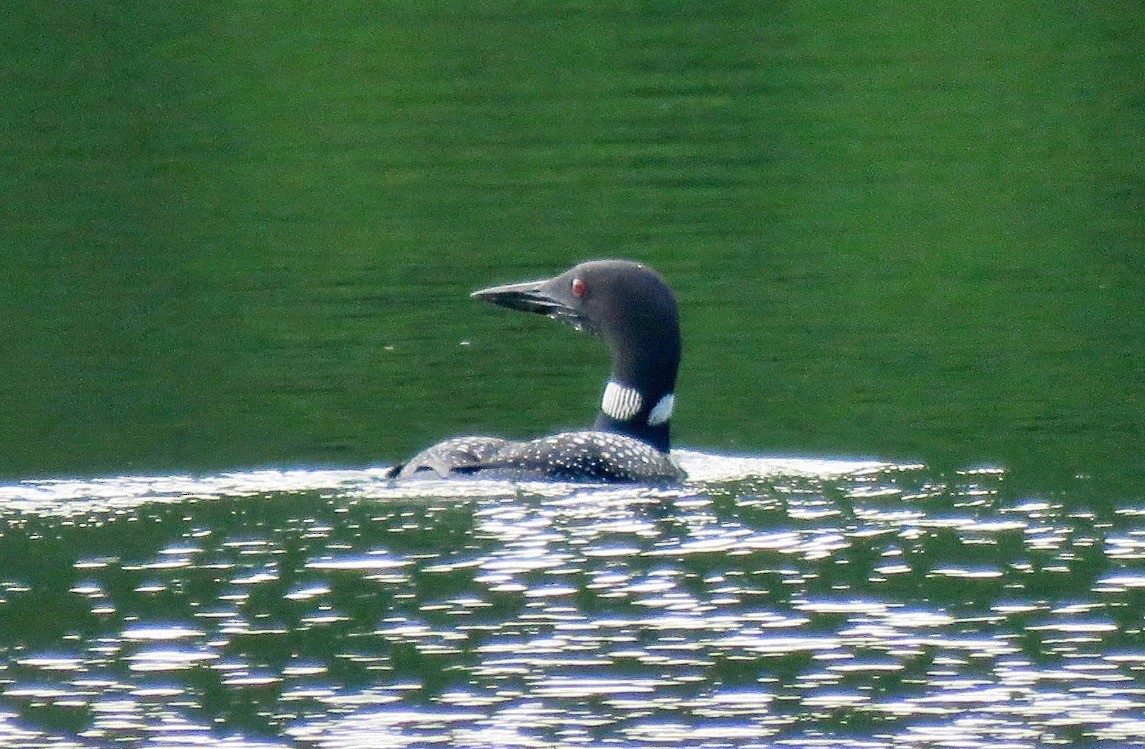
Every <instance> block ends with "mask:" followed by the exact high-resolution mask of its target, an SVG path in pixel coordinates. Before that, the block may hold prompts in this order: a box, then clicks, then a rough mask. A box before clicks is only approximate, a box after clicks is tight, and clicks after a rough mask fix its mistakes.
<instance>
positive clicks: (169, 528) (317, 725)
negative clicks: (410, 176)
mask: <svg viewBox="0 0 1145 749" xmlns="http://www.w3.org/2000/svg"><path fill="white" fill-rule="evenodd" d="M681 458H682V460H683V462H684V463H685V465H686V466H687V467H688V468H689V470H690V472H691V474H692V475H693V477H694V478H693V480H692V481H691V482H690V483H688V484H687V485H685V486H683V487H681V488H678V489H648V488H631V487H629V488H623V487H608V486H576V485H545V484H524V485H513V484H506V483H496V482H484V481H454V482H441V481H425V482H418V483H414V484H411V485H409V486H399V485H396V484H393V483H391V482H389V481H386V480H384V479H383V478H382V477H381V471H296V472H255V473H245V474H231V475H224V476H217V477H208V478H185V477H163V478H134V479H106V480H93V481H86V482H75V481H70V482H38V483H24V484H19V485H13V486H9V487H4V488H0V509H2V514H0V523H2V524H0V530H2V536H0V744H3V745H4V746H15V747H31V746H36V747H41V746H42V747H46V746H52V747H58V746H101V745H109V744H115V745H121V746H133V745H170V744H181V745H184V744H186V745H194V744H206V743H210V744H211V745H212V746H214V745H221V746H242V747H259V746H284V745H302V746H323V747H324V746H329V747H354V746H363V747H365V746H370V747H412V746H418V747H424V746H465V747H540V746H573V745H598V744H600V743H607V744H608V745H614V746H640V747H684V746H687V747H696V746H711V747H728V746H737V747H740V746H742V747H747V746H774V745H777V744H779V743H781V742H785V741H786V742H792V743H793V744H794V745H798V746H812V747H814V746H831V747H838V746H843V747H864V748H866V747H890V746H903V745H909V746H921V747H932V746H933V747H939V746H961V747H975V746H982V747H985V746H1007V747H1036V746H1046V745H1051V744H1063V745H1064V744H1070V745H1085V744H1087V743H1093V744H1102V743H1108V744H1116V745H1119V746H1127V745H1145V739H1142V737H1143V736H1145V719H1142V715H1145V690H1143V689H1142V687H1141V684H1142V683H1143V679H1142V677H1143V674H1145V641H1143V638H1142V621H1143V616H1142V613H1143V612H1142V604H1143V601H1145V574H1143V573H1142V572H1141V562H1142V559H1143V558H1145V521H1143V517H1145V508H1142V507H1141V506H1140V505H1133V504H1125V503H1123V504H1121V505H1118V504H1117V503H1110V502H1106V503H1102V504H1100V505H1099V506H1090V505H1088V504H1083V503H1081V502H1080V501H1078V500H1076V498H1071V497H1068V496H1061V497H1045V496H1042V497H1032V496H1012V495H1011V493H1010V492H1009V491H1008V487H1007V476H1006V474H1005V473H1004V472H1003V471H1001V470H996V469H984V470H977V471H967V472H964V473H961V474H958V475H955V476H952V477H943V476H939V475H936V474H934V473H933V472H931V471H930V470H928V469H927V468H925V467H922V466H891V465H882V464H873V463H841V462H816V461H798V460H796V461H761V460H746V459H740V460H737V459H726V458H716V457H713V456H705V455H701V454H697V453H682V454H681Z"/></svg>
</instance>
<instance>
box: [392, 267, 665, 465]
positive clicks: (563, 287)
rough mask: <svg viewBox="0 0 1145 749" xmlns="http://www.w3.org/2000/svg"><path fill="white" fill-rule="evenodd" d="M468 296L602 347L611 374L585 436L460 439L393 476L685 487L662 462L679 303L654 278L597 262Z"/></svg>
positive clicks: (644, 270)
mask: <svg viewBox="0 0 1145 749" xmlns="http://www.w3.org/2000/svg"><path fill="white" fill-rule="evenodd" d="M473 296H474V297H477V298H478V299H484V300H486V301H489V302H492V303H494V304H497V305H500V306H502V307H508V308H509V309H515V310H520V311H522V312H533V313H537V314H542V315H547V316H548V317H552V318H553V319H556V320H561V321H563V322H566V323H568V324H570V325H572V326H573V327H575V328H576V329H577V330H583V331H587V332H591V333H594V334H596V335H599V336H600V337H602V338H603V339H604V340H605V342H606V343H607V344H608V347H609V351H610V353H611V354H612V374H611V377H610V378H609V381H608V384H607V386H606V387H605V391H604V397H603V399H602V401H601V412H600V414H599V415H598V416H597V419H596V423H595V424H594V425H593V430H592V431H578V432H563V433H561V434H556V435H553V436H551V437H543V438H541V439H536V440H531V441H528V442H514V441H510V440H503V439H498V438H495V437H458V438H455V439H451V440H446V441H444V442H441V443H438V444H437V445H434V446H433V447H430V448H428V449H427V450H424V451H422V452H420V453H418V454H417V455H415V456H414V457H413V458H411V459H410V461H409V462H408V463H406V464H405V465H404V466H395V467H394V468H393V469H392V470H391V472H390V475H391V476H397V477H402V478H405V477H409V476H413V475H415V474H417V473H419V472H422V471H431V472H433V473H435V474H437V475H440V476H448V475H450V474H472V473H480V472H486V471H491V472H495V473H497V474H503V475H508V476H510V477H522V478H530V477H531V478H552V479H563V480H565V479H572V480H577V479H580V480H604V481H639V482H650V483H655V482H668V481H678V480H681V479H683V478H684V477H685V474H684V472H683V470H681V468H680V467H679V466H678V465H677V464H676V462H675V461H674V460H672V458H671V457H670V456H669V455H668V449H669V446H670V439H669V420H670V418H671V415H672V409H673V406H674V405H675V388H676V372H677V370H678V369H679V365H680V324H679V316H678V312H677V307H676V297H675V295H673V294H672V290H671V289H670V288H668V285H667V284H666V283H665V282H664V279H663V278H661V277H660V274H658V273H656V272H655V271H654V270H652V269H650V268H647V267H645V266H643V265H640V264H639V263H633V262H630V261H627V260H594V261H590V262H587V263H581V264H580V265H577V266H576V267H574V268H572V269H570V270H568V271H566V272H564V273H562V274H561V275H559V276H557V277H555V278H551V279H547V280H543V281H534V282H528V283H518V284H509V285H506V286H495V287H492V288H488V289H482V290H480V291H475V292H473Z"/></svg>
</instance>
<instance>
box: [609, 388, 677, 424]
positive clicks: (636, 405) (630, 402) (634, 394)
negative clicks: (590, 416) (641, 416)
mask: <svg viewBox="0 0 1145 749" xmlns="http://www.w3.org/2000/svg"><path fill="white" fill-rule="evenodd" d="M661 402H662V401H661ZM643 406H644V397H643V396H642V395H640V391H639V390H636V389H635V388H630V387H625V386H623V385H621V384H620V383H618V382H613V381H612V380H609V381H608V385H606V386H605V388H604V398H602V399H601V401H600V410H601V411H603V412H604V413H606V414H608V415H609V416H611V417H612V418H614V419H616V420H617V421H628V420H629V419H631V418H632V417H633V416H635V415H636V414H638V413H640V409H641V408H642V407H643Z"/></svg>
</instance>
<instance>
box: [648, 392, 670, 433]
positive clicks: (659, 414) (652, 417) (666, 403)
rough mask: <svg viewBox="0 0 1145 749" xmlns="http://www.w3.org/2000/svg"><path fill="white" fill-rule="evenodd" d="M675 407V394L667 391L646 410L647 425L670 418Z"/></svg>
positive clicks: (661, 422) (660, 422)
mask: <svg viewBox="0 0 1145 749" xmlns="http://www.w3.org/2000/svg"><path fill="white" fill-rule="evenodd" d="M675 407H676V394H675V393H668V394H667V395H665V396H664V397H663V398H661V399H660V401H659V402H658V403H657V404H656V405H655V406H653V407H652V410H651V411H649V412H648V426H652V427H654V426H659V425H661V424H663V423H665V422H666V421H668V419H670V418H672V409H673V408H675Z"/></svg>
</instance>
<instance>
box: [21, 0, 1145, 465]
mask: <svg viewBox="0 0 1145 749" xmlns="http://www.w3.org/2000/svg"><path fill="white" fill-rule="evenodd" d="M1143 8H1145V6H1142V5H1141V4H1140V3H1138V2H1135V1H1134V0H1124V1H1121V2H1118V1H1116V0H1111V1H1108V2H1100V1H1097V0H1085V1H1077V2H1066V1H1064V0H1048V1H1046V2H1023V3H1018V2H1009V3H996V2H989V3H987V2H964V3H947V2H918V3H891V2H861V3H858V2H825V1H820V2H815V1H811V0H807V1H803V2H798V1H793V2H778V1H777V2H720V1H718V0H717V1H715V2H711V1H709V2H622V1H621V0H600V1H598V2H553V1H551V0H544V1H541V0H533V1H531V2H530V1H522V2H509V1H505V2H472V1H470V2H464V1H460V0H459V1H454V2H432V1H430V2H426V1H425V0H419V1H418V2H398V1H396V0H395V1H394V2H368V3H352V2H346V3H338V4H333V5H317V6H315V5H312V4H308V3H290V2H259V3H255V2H226V3H212V2H187V3H167V2H140V3H114V4H113V3H94V4H88V3H71V2H46V1H44V0H38V1H32V2H25V3H17V4H14V5H12V6H11V7H9V8H7V9H6V11H5V14H6V20H5V23H4V24H2V25H0V94H2V95H0V138H2V142H0V174H2V178H0V272H2V277H3V279H4V281H3V291H2V292H0V383H2V387H3V391H2V392H3V405H2V412H0V418H2V419H3V430H0V474H2V475H4V476H7V477H10V478H27V477H33V476H45V475H62V474H71V475H89V474H93V473H94V474H99V473H140V472H151V471H166V470H175V471H212V470H218V469H225V468H245V467H255V466H265V465H309V464H318V465H364V464H376V463H389V462H393V461H396V460H401V459H403V458H404V457H406V456H407V455H408V454H409V453H411V452H412V451H414V450H416V449H418V448H420V447H422V446H424V445H425V444H427V443H430V442H432V441H434V440H436V439H438V438H441V437H445V436H449V435H454V434H461V433H468V432H490V433H498V434H504V435H507V436H529V435H536V434H540V433H545V432H550V431H553V430H556V429H559V428H562V427H568V426H578V425H583V424H587V423H589V422H590V421H591V419H592V418H593V415H594V414H595V410H596V404H597V402H598V399H599V395H600V391H601V388H602V384H603V380H604V376H605V369H606V367H607V362H606V354H605V352H604V350H603V347H602V346H600V344H599V342H596V341H593V340H591V339H590V338H587V337H583V336H578V335H576V334H575V333H573V332H572V331H569V330H565V329H562V328H560V327H559V326H556V325H555V324H554V323H551V322H550V321H546V320H542V319H538V318H532V317H530V316H524V315H516V314H512V313H509V312H506V311H504V310H498V309H496V308H493V307H490V306H487V305H481V304H479V303H478V302H476V301H473V300H470V299H469V298H467V294H468V293H469V292H470V291H471V290H473V289H475V288H478V287H481V286H486V285H490V284H494V283H502V282H508V281H515V280H525V279H529V278H537V277H542V276H546V275H550V274H553V273H556V272H559V271H561V270H563V269H564V268H566V267H567V266H569V265H571V264H573V263H574V262H577V261H580V260H583V259H588V258H593V257H628V258H633V259H637V260H641V261H644V262H647V263H649V264H652V265H653V266H655V267H657V268H658V269H659V270H661V271H662V272H663V273H664V275H665V276H666V277H668V279H669V280H670V281H671V283H672V284H673V286H674V287H675V288H676V290H677V293H678V295H679V297H680V301H681V305H682V310H683V312H682V315H683V324H684V328H685V330H684V336H685V346H686V350H685V362H684V366H683V370H682V372H681V380H680V387H679V397H678V400H677V418H676V419H675V424H674V430H675V431H674V434H675V439H676V444H677V445H679V446H683V447H691V448H697V449H704V450H712V451H726V452H733V453H745V454H754V455H768V454H800V455H824V454H826V455H851V456H853V455H865V456H877V457H883V458H888V459H898V460H922V461H928V462H931V463H932V464H934V465H936V466H938V467H943V466H967V465H973V464H977V463H983V462H985V463H991V464H1000V465H1004V466H1007V467H1009V468H1012V469H1014V470H1015V471H1018V472H1020V473H1022V474H1024V475H1026V476H1028V477H1032V479H1033V480H1035V481H1041V482H1046V483H1052V482H1054V481H1057V480H1058V479H1060V478H1065V477H1069V476H1072V475H1073V474H1076V473H1083V474H1092V475H1100V476H1105V477H1112V478H1115V479H1121V480H1123V479H1128V480H1131V481H1133V482H1139V481H1140V480H1141V477H1142V471H1141V464H1142V458H1143V453H1145V450H1143V437H1142V434H1143V430H1145V403H1143V402H1142V401H1143V398H1142V394H1143V390H1145V386H1143V383H1145V371H1143V370H1145V365H1143V363H1142V352H1143V343H1145V330H1143V318H1145V315H1143V314H1142V309H1143V303H1145V300H1143V299H1142V296H1143V295H1142V289H1143V279H1142V271H1143V265H1145V263H1143V260H1142V252H1143V250H1145V181H1143V179H1145V166H1143V161H1145V95H1143V93H1142V92H1143V91H1145V54H1143V53H1142V50H1143V49H1145V9H1143Z"/></svg>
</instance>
